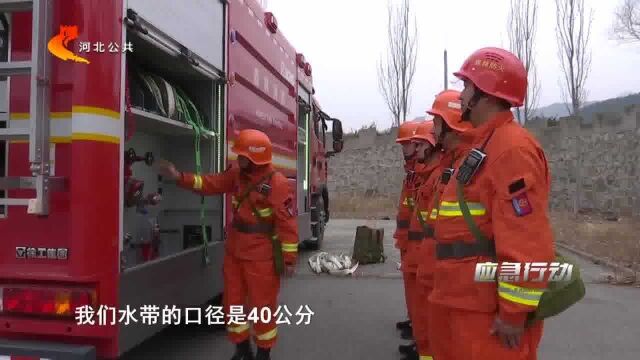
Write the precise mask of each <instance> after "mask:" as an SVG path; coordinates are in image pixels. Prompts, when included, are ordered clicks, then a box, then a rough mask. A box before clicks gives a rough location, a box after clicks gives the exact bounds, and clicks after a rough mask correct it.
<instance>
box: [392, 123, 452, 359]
mask: <svg viewBox="0 0 640 360" xmlns="http://www.w3.org/2000/svg"><path fill="white" fill-rule="evenodd" d="M411 139H412V141H413V142H415V144H416V152H417V155H416V161H417V164H418V165H416V177H417V180H416V183H415V189H416V192H415V206H414V209H413V210H414V211H413V212H412V216H411V219H410V221H409V233H408V236H407V240H408V241H407V250H406V254H405V261H404V263H403V266H404V267H405V272H410V273H411V278H410V279H411V281H412V285H411V286H412V288H413V289H414V291H413V293H412V294H411V295H412V298H411V299H410V301H409V302H410V306H411V314H412V316H413V317H412V325H413V336H414V338H415V339H416V342H415V344H414V346H413V347H412V349H410V350H408V349H404V348H401V349H400V351H401V352H403V353H405V354H406V357H405V358H404V359H405V360H408V359H418V350H420V349H421V341H420V338H421V335H423V334H424V333H425V332H426V330H425V329H424V326H422V325H423V324H422V323H421V322H420V318H419V316H418V312H419V311H420V309H418V308H417V304H418V300H419V296H420V294H419V293H418V291H419V289H418V279H417V274H418V264H419V263H420V262H421V259H420V255H421V248H422V247H423V246H424V245H423V239H424V232H423V228H422V225H421V223H420V222H419V221H418V218H417V216H416V211H418V206H419V204H420V202H422V201H424V197H425V195H426V193H425V192H424V191H423V192H421V189H424V188H425V187H426V186H427V184H426V183H427V182H428V181H429V180H428V179H430V178H431V174H433V172H434V171H435V170H436V168H437V167H438V164H439V159H440V156H441V153H442V152H441V151H440V147H436V139H435V137H434V136H433V121H423V122H421V123H420V125H418V128H417V129H416V132H415V134H414V135H413V136H412V138H411ZM422 346H423V347H424V344H422Z"/></svg>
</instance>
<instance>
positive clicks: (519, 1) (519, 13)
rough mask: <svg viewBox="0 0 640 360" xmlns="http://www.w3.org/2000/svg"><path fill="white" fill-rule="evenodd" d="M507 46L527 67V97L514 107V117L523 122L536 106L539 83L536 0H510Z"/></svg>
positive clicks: (531, 115) (530, 115)
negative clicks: (536, 56) (536, 52)
mask: <svg viewBox="0 0 640 360" xmlns="http://www.w3.org/2000/svg"><path fill="white" fill-rule="evenodd" d="M507 28H508V29H507V34H508V35H509V48H510V49H511V51H512V52H513V53H514V54H515V55H516V56H517V57H518V58H520V60H521V61H522V62H523V63H524V67H525V68H526V69H527V74H528V81H529V87H528V89H527V98H526V99H525V104H524V106H523V107H522V108H518V109H516V117H517V118H518V122H519V123H520V124H524V123H525V122H527V121H528V120H529V118H531V117H533V112H534V111H535V109H536V107H537V106H538V94H539V93H540V83H539V82H538V74H537V71H536V64H535V61H534V60H535V59H534V54H535V40H536V32H537V29H538V2H537V0H511V9H510V12H509V20H508V26H507Z"/></svg>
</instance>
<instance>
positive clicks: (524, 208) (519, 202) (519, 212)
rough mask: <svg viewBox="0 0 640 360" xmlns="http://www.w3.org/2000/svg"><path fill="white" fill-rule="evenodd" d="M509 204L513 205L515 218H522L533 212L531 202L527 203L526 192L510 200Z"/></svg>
mask: <svg viewBox="0 0 640 360" xmlns="http://www.w3.org/2000/svg"><path fill="white" fill-rule="evenodd" d="M511 204H512V205H513V210H514V211H515V213H516V216H519V217H522V216H526V215H529V214H531V213H532V212H533V208H532V207H531V202H530V201H529V198H528V197H527V193H526V192H523V193H522V194H520V195H518V196H516V197H514V198H512V199H511Z"/></svg>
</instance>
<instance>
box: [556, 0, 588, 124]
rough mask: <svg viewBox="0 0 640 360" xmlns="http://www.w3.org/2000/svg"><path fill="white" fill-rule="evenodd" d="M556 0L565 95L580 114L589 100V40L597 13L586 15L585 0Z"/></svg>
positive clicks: (574, 112) (557, 28)
mask: <svg viewBox="0 0 640 360" xmlns="http://www.w3.org/2000/svg"><path fill="white" fill-rule="evenodd" d="M555 1H556V21H557V23H556V36H557V40H558V57H559V59H560V67H561V69H562V73H563V77H562V81H561V83H562V84H561V85H562V86H561V89H562V95H563V97H564V100H565V103H566V104H567V110H568V111H569V113H570V114H571V115H577V114H578V113H579V112H580V108H581V107H582V106H583V105H584V102H585V101H586V98H587V90H586V88H585V84H586V81H587V78H588V77H589V71H590V70H591V49H590V48H589V37H590V35H591V24H592V23H593V10H589V14H588V16H587V15H586V14H585V7H584V0H555Z"/></svg>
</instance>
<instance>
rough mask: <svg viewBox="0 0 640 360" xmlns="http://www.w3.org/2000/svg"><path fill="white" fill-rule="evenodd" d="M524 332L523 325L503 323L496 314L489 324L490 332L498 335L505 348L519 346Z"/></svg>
mask: <svg viewBox="0 0 640 360" xmlns="http://www.w3.org/2000/svg"><path fill="white" fill-rule="evenodd" d="M523 332H524V326H522V327H521V326H513V325H510V324H507V323H505V322H504V321H502V320H500V318H499V317H497V316H496V318H495V320H494V321H493V326H491V330H490V334H491V335H496V336H498V339H500V342H501V343H502V344H503V345H504V346H505V347H507V348H510V349H515V348H517V347H519V346H520V338H521V337H522V333H523Z"/></svg>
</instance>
